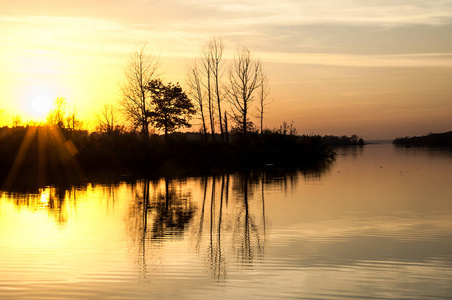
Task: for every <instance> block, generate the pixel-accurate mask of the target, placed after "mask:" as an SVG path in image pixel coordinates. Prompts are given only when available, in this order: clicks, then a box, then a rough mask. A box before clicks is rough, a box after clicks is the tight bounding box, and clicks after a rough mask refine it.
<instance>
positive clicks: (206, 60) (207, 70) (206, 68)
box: [202, 48, 215, 140]
mask: <svg viewBox="0 0 452 300" xmlns="http://www.w3.org/2000/svg"><path fill="white" fill-rule="evenodd" d="M202 70H203V72H204V76H205V77H206V82H205V83H204V87H205V88H206V90H207V104H208V106H207V107H208V110H209V121H210V133H211V135H212V140H214V139H215V116H214V108H213V99H212V87H211V81H212V78H211V77H212V63H211V60H210V55H209V51H208V48H205V49H204V55H203V58H202Z"/></svg>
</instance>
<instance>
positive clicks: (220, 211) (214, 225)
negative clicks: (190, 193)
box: [194, 173, 266, 282]
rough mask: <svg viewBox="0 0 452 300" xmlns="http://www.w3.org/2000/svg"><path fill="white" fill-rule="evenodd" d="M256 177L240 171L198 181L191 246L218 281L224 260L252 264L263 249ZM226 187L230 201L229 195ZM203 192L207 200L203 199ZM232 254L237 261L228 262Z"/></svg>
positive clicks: (262, 218)
mask: <svg viewBox="0 0 452 300" xmlns="http://www.w3.org/2000/svg"><path fill="white" fill-rule="evenodd" d="M253 175H254V174H253ZM231 178H232V180H231ZM259 178H260V177H255V178H252V175H250V173H243V174H238V175H234V176H233V175H230V174H224V175H221V176H220V177H212V178H210V179H208V178H203V179H202V181H201V185H202V188H203V200H202V206H201V212H200V213H199V218H198V222H197V223H196V224H197V229H195V230H194V233H195V239H196V244H195V249H196V252H197V253H198V254H199V255H201V256H202V257H204V258H205V262H206V264H207V270H208V273H209V276H210V277H212V278H213V279H215V280H217V281H219V282H221V281H223V280H225V279H226V277H227V271H228V264H233V265H238V266H240V267H241V268H246V269H248V268H252V266H253V263H254V261H255V259H256V258H259V257H261V256H262V254H263V252H264V244H265V243H264V241H265V224H266V223H265V204H264V203H263V202H262V203H260V204H259V205H257V202H256V201H255V199H254V198H253V195H254V190H255V188H256V187H257V186H258V185H259V184H260V183H262V181H260V180H259ZM231 181H233V183H232V186H231V184H230V182H231ZM209 183H210V185H209ZM230 191H232V195H233V201H230V199H229V198H230ZM207 195H210V201H206V200H207V199H206V198H207ZM261 201H264V195H263V194H262V197H261ZM259 202H260V201H259ZM206 230H208V231H207V232H206ZM233 257H236V258H237V262H235V263H234V262H231V259H232V258H233Z"/></svg>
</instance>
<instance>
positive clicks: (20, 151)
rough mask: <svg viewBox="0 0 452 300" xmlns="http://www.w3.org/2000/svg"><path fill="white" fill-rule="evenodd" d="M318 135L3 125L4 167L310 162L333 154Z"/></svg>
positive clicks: (70, 174)
mask: <svg viewBox="0 0 452 300" xmlns="http://www.w3.org/2000/svg"><path fill="white" fill-rule="evenodd" d="M332 150H333V149H332V147H330V146H329V145H328V144H326V142H325V140H324V139H323V138H322V137H320V136H306V135H303V136H299V135H294V134H289V133H284V132H280V131H279V130H267V131H265V132H264V133H262V134H261V133H257V132H250V133H248V134H247V135H246V136H244V135H243V134H238V133H235V134H234V133H231V134H230V136H229V141H228V142H221V141H220V139H218V140H214V141H207V142H206V141H205V140H204V135H203V134H202V133H173V134H169V135H168V136H167V137H166V138H165V136H160V135H151V136H150V137H149V138H148V139H143V138H142V136H141V135H140V134H138V133H134V132H121V131H114V132H112V133H111V134H107V133H98V132H93V133H89V132H88V131H85V130H69V129H65V128H59V127H56V126H36V127H30V126H29V127H15V128H9V127H3V128H0V170H1V172H0V173H1V174H0V177H2V179H3V181H4V182H5V183H6V184H7V185H9V184H12V183H14V181H17V180H21V181H23V180H30V182H36V183H42V184H44V183H48V182H52V181H54V180H62V179H64V180H68V181H76V180H80V179H82V178H86V177H91V176H98V175H106V176H113V175H124V174H133V175H138V176H140V175H144V176H152V175H156V176H157V175H159V176H160V175H168V174H169V175H202V174H208V173H211V172H221V171H226V170H228V171H229V170H241V169H246V168H254V167H259V166H264V165H280V166H284V165H286V166H309V165H311V164H315V163H318V162H319V161H322V160H325V159H331V158H332V157H333V151H332Z"/></svg>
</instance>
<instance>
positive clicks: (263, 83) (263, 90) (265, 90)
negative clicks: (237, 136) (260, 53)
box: [258, 66, 271, 134]
mask: <svg viewBox="0 0 452 300" xmlns="http://www.w3.org/2000/svg"><path fill="white" fill-rule="evenodd" d="M259 76H260V77H259V81H260V84H259V85H260V86H259V91H258V92H259V106H258V111H259V120H260V123H261V124H260V125H261V134H263V133H264V112H265V108H266V107H267V106H268V105H269V104H270V103H271V102H270V101H268V95H269V94H270V88H269V86H268V79H267V76H265V74H264V71H263V68H262V66H261V68H260V74H259Z"/></svg>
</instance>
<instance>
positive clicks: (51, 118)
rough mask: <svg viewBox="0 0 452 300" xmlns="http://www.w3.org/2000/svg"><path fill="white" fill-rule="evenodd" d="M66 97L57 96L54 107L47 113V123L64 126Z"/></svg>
mask: <svg viewBox="0 0 452 300" xmlns="http://www.w3.org/2000/svg"><path fill="white" fill-rule="evenodd" d="M66 105H67V103H66V99H64V98H63V97H57V98H56V99H55V102H54V108H53V109H52V110H51V111H50V112H49V113H48V115H47V124H48V125H50V126H57V127H60V128H64V121H65V115H66Z"/></svg>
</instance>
